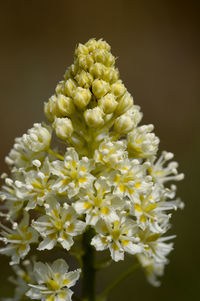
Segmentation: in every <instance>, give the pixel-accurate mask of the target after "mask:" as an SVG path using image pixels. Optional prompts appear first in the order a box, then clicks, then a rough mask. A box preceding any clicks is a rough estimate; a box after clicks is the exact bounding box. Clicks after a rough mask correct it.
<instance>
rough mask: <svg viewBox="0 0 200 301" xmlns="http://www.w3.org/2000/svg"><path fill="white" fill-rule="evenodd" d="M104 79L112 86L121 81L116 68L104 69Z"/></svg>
mask: <svg viewBox="0 0 200 301" xmlns="http://www.w3.org/2000/svg"><path fill="white" fill-rule="evenodd" d="M103 79H104V80H105V81H106V82H109V83H110V84H113V83H115V82H116V81H117V80H118V79H119V71H118V69H115V68H110V67H108V68H106V67H105V68H104V73H103Z"/></svg>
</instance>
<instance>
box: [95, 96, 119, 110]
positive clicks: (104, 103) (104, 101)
mask: <svg viewBox="0 0 200 301" xmlns="http://www.w3.org/2000/svg"><path fill="white" fill-rule="evenodd" d="M98 105H99V106H100V108H101V109H102V110H103V111H104V113H106V114H111V113H113V112H114V111H115V109H116V107H117V105H118V103H117V101H116V100H115V96H114V95H113V94H111V93H108V94H106V95H105V96H104V97H102V98H100V99H99V101H98Z"/></svg>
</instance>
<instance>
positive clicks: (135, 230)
mask: <svg viewBox="0 0 200 301" xmlns="http://www.w3.org/2000/svg"><path fill="white" fill-rule="evenodd" d="M44 111H45V115H46V117H47V119H48V121H49V123H48V125H47V124H45V123H42V124H38V123H36V124H34V125H33V128H31V129H29V130H28V132H27V134H24V135H23V136H22V137H20V138H16V140H15V144H14V146H13V149H12V150H11V151H10V153H9V155H8V156H7V157H6V163H7V164H8V165H9V167H10V169H11V176H10V177H8V175H7V174H3V175H2V178H3V179H4V181H5V184H4V185H3V186H2V190H1V192H0V198H1V200H2V206H1V216H2V219H4V222H3V223H1V224H0V226H1V228H2V231H1V238H0V240H1V241H2V243H3V244H4V246H3V247H2V248H1V249H0V253H1V254H5V255H8V256H10V257H11V261H10V264H11V265H12V266H13V269H14V271H15V274H16V277H15V278H12V279H11V280H12V282H13V283H14V284H15V286H16V289H15V295H14V297H13V298H12V299H9V300H16V301H17V300H27V299H37V300H43V301H44V300H46V301H61V300H68V301H69V300H71V299H72V298H74V299H77V300H88V301H94V300H98V301H101V300H106V298H107V295H108V293H109V292H110V291H111V289H112V288H113V287H114V286H116V285H117V284H118V283H119V282H120V281H121V280H122V279H124V278H125V277H126V276H128V275H129V274H130V273H132V272H133V270H135V268H137V267H141V268H143V269H144V271H145V272H146V275H147V278H148V280H149V281H150V283H152V284H153V285H155V286H158V285H159V281H158V279H157V276H160V275H162V274H163V270H164V266H165V265H166V263H167V262H168V260H167V255H168V254H169V252H170V251H171V250H172V248H173V243H172V242H168V241H169V240H171V239H172V238H173V237H174V236H165V233H166V232H167V230H168V229H169V228H170V222H169V220H170V217H171V210H174V209H177V208H182V207H183V204H182V202H181V201H180V199H176V198H175V193H176V186H175V185H174V184H173V185H171V186H169V185H166V183H167V182H169V181H177V180H181V179H182V178H183V174H178V172H177V166H178V164H177V163H176V162H174V161H173V162H170V163H169V160H171V159H172V158H173V154H172V153H169V152H165V151H164V152H162V154H161V156H160V158H157V152H158V146H159V139H158V137H156V135H155V134H154V133H153V129H154V127H153V125H151V124H150V125H139V123H140V121H141V119H142V113H141V111H140V107H139V106H137V105H135V104H134V102H133V97H132V96H131V95H130V94H129V93H128V91H127V90H126V88H125V86H124V84H123V83H122V81H121V80H120V79H119V71H118V69H117V68H115V58H114V56H113V55H112V54H111V52H110V46H109V45H108V44H107V43H106V42H105V41H103V40H98V41H97V40H95V39H91V40H89V41H88V42H87V43H86V44H84V45H83V44H79V45H78V47H77V48H76V50H75V56H74V63H73V64H72V65H71V66H70V67H69V68H68V69H67V71H66V73H65V75H64V80H63V81H61V82H59V84H58V85H57V87H56V91H55V94H54V95H53V96H52V97H51V98H50V99H49V101H48V102H47V103H45V105H44ZM9 225H10V226H9ZM35 246H36V248H37V250H36V249H35ZM57 247H60V248H61V249H63V250H64V251H65V252H66V253H69V254H71V255H74V256H75V257H76V258H77V259H78V263H79V264H80V268H79V269H77V270H75V271H72V272H69V271H68V264H67V263H66V261H65V260H64V258H58V259H57V260H55V261H54V262H53V263H51V264H50V263H42V262H40V261H38V259H37V258H38V257H39V255H38V254H40V252H42V251H43V250H48V252H54V253H55V254H56V251H55V249H56V248H57ZM31 250H33V251H34V253H35V255H36V254H37V255H36V258H32V257H31V256H30V253H31V252H30V251H31ZM38 251H40V252H38ZM96 251H105V253H106V252H107V254H108V255H109V258H108V259H105V260H103V262H101V263H99V262H97V256H96V253H97V252H96ZM28 255H29V259H27V258H28ZM128 255H129V256H130V257H131V258H132V260H133V266H131V267H130V268H129V270H128V271H126V272H124V273H123V274H121V275H120V277H119V278H117V279H116V280H115V281H114V283H112V284H111V285H109V286H108V287H107V288H106V289H105V290H104V291H103V292H102V293H101V294H100V295H99V296H98V297H96V292H95V274H96V271H97V270H98V269H100V268H102V267H105V266H108V265H109V264H110V263H111V262H112V261H114V262H117V261H120V260H124V257H125V256H128ZM25 258H26V259H25ZM24 259H25V260H24ZM80 274H81V278H82V296H81V298H79V297H77V296H75V295H73V297H72V294H73V292H72V290H71V287H72V286H73V285H74V284H75V283H76V281H77V280H78V278H79V276H80Z"/></svg>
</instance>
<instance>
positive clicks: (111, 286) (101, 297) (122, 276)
mask: <svg viewBox="0 0 200 301" xmlns="http://www.w3.org/2000/svg"><path fill="white" fill-rule="evenodd" d="M139 267H140V264H139V263H135V264H134V265H132V266H131V267H130V268H129V269H128V270H126V271H125V272H124V273H122V274H120V275H119V277H117V278H116V279H115V280H114V281H113V282H112V283H111V284H109V285H108V286H107V288H106V289H105V290H104V291H103V292H102V293H101V294H100V295H99V297H98V298H97V300H98V301H103V300H106V297H107V296H108V294H109V293H110V292H111V291H112V290H113V289H114V288H115V287H116V286H117V285H118V284H119V283H120V282H122V281H123V280H125V279H126V278H127V277H128V276H130V275H131V274H132V273H133V272H134V271H135V270H136V269H138V268H139Z"/></svg>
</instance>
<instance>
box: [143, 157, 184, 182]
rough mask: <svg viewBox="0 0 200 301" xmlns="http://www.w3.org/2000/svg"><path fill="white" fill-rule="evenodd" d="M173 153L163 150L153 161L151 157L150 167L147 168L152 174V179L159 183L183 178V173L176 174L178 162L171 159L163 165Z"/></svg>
mask: <svg viewBox="0 0 200 301" xmlns="http://www.w3.org/2000/svg"><path fill="white" fill-rule="evenodd" d="M173 157H174V155H173V154H172V153H170V152H166V151H163V152H162V155H161V156H160V158H159V159H158V160H157V161H156V162H155V158H154V159H153V162H152V165H151V167H150V168H149V169H148V171H149V174H150V175H151V176H152V178H153V180H154V181H155V182H157V183H159V184H164V183H166V182H168V181H180V180H182V179H183V178H184V174H183V173H180V174H178V171H177V167H178V163H177V162H175V161H172V162H170V163H168V165H167V166H164V165H165V163H166V162H167V161H169V160H171V159H172V158H173Z"/></svg>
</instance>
